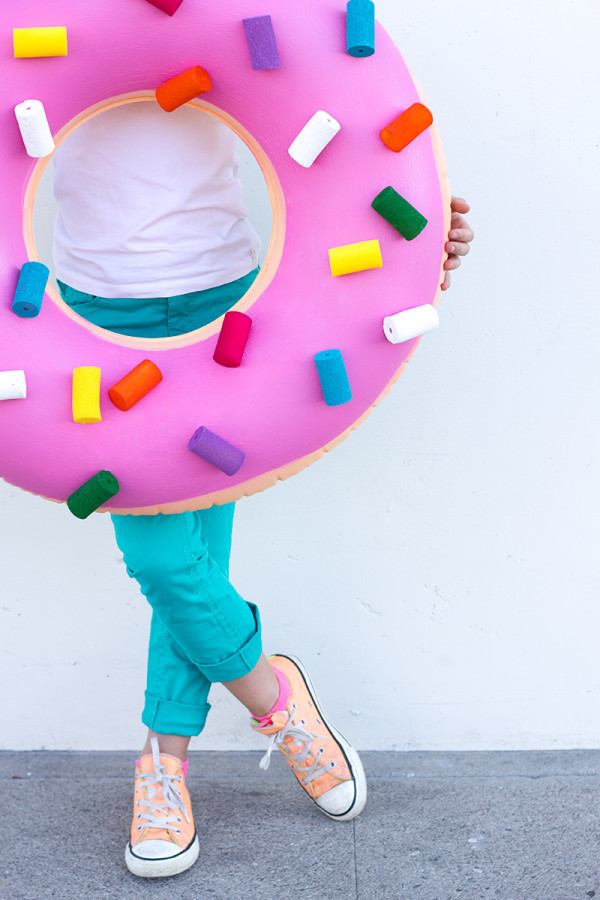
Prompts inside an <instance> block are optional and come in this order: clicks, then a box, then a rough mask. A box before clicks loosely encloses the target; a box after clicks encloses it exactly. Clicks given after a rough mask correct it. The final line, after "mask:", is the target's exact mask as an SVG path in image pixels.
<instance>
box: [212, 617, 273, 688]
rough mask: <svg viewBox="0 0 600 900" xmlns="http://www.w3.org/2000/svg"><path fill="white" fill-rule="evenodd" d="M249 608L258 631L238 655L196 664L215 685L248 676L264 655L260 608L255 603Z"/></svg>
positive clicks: (241, 648) (234, 654)
mask: <svg viewBox="0 0 600 900" xmlns="http://www.w3.org/2000/svg"><path fill="white" fill-rule="evenodd" d="M248 606H249V607H250V611H251V612H252V615H253V616H254V621H255V623H256V630H255V632H254V634H253V635H252V637H251V638H249V639H248V640H247V641H246V643H245V644H244V645H243V647H240V649H239V650H238V651H237V653H233V654H232V655H231V656H228V657H227V658H226V659H222V660H221V661H220V662H218V663H211V664H210V665H205V664H204V663H201V662H197V663H196V665H197V666H198V668H199V669H200V671H201V672H202V674H203V675H204V676H205V678H208V680H209V681H211V682H212V683H213V684H214V683H215V682H222V681H233V680H234V679H236V678H241V677H242V676H243V675H247V674H248V673H249V672H251V671H252V669H253V668H254V667H255V665H256V663H257V662H258V660H259V659H260V655H261V653H262V638H261V626H260V615H259V612H258V607H256V606H255V605H254V603H248Z"/></svg>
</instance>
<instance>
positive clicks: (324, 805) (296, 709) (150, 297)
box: [54, 102, 472, 878]
mask: <svg viewBox="0 0 600 900" xmlns="http://www.w3.org/2000/svg"><path fill="white" fill-rule="evenodd" d="M235 140H236V138H235V136H234V134H233V132H232V131H230V129H228V128H227V127H226V126H225V125H223V124H222V123H221V122H219V121H218V120H216V119H215V118H213V117H211V116H210V115H208V114H206V113H202V112H199V111H198V110H194V109H192V108H190V107H182V108H180V109H178V110H176V111H175V112H173V113H170V114H169V115H167V114H165V113H164V112H163V111H162V110H161V109H159V107H158V106H157V105H156V104H155V103H153V102H138V103H133V104H128V105H125V106H120V107H117V108H116V109H113V110H111V111H108V112H105V113H102V114H100V115H98V116H96V117H95V118H93V119H91V120H90V121H88V122H87V123H85V124H84V125H82V126H81V127H80V128H79V129H77V130H76V131H75V132H74V133H73V134H72V135H71V136H70V137H69V138H68V139H67V141H66V142H65V143H64V144H63V145H61V146H60V147H59V148H58V150H57V151H56V153H55V157H54V160H55V167H56V177H55V194H56V197H57V200H58V204H59V212H58V215H57V220H56V225H55V242H54V256H55V264H56V270H57V275H58V279H59V287H60V290H61V293H62V296H63V298H64V300H65V301H66V302H67V303H68V304H69V305H70V306H71V307H72V308H73V309H74V310H76V311H77V312H78V313H79V314H80V315H81V316H83V317H84V318H86V319H88V320H89V321H91V322H94V323H95V324H97V325H100V326H102V327H105V328H108V329H109V330H111V331H116V332H119V333H123V334H134V335H138V336H146V337H166V336H171V335H175V334H182V333H184V332H186V331H191V330H193V329H196V328H199V327H201V326H202V325H204V324H206V323H207V322H210V321H213V320H214V319H216V318H218V317H219V316H221V315H223V313H224V312H225V311H226V310H227V309H228V308H229V307H231V306H232V305H233V304H234V303H236V302H237V300H239V299H240V298H241V297H242V296H243V294H244V293H245V292H246V291H247V290H248V288H249V286H250V284H251V283H252V282H253V281H254V279H255V278H256V276H257V274H258V268H257V263H258V253H259V250H260V241H259V239H258V236H257V235H256V233H255V232H254V230H253V229H252V227H251V226H250V224H249V223H248V220H247V218H246V216H247V211H246V210H245V208H244V205H243V195H242V186H241V183H240V181H239V179H238V177H237V164H238V161H237V159H236V157H235ZM453 208H454V213H455V216H454V221H453V229H454V232H455V233H454V234H453V233H451V235H450V237H451V238H452V242H453V243H452V249H451V250H449V252H450V253H451V254H452V255H451V256H450V257H449V260H448V262H447V263H446V268H447V269H448V270H450V269H452V268H456V266H457V265H459V264H460V256H462V255H464V254H465V253H466V252H467V251H468V244H469V241H470V240H471V239H472V232H471V231H470V229H469V228H468V226H467V224H466V223H465V222H464V220H463V219H462V217H461V216H460V213H462V212H467V211H468V206H467V204H465V203H464V201H454V203H453ZM448 285H449V275H447V276H446V279H445V282H444V285H443V287H444V289H446V287H448ZM233 511H234V505H233V504H228V505H226V506H213V507H211V508H210V509H207V510H200V511H198V512H187V513H182V514H176V515H162V514H159V515H156V516H113V517H112V520H113V524H114V528H115V534H116V539H117V543H118V545H119V548H120V549H121V551H122V553H123V558H124V561H125V564H126V566H127V571H128V574H129V575H130V576H131V577H133V578H135V579H136V580H137V581H138V583H139V585H140V588H141V590H142V593H143V594H144V595H145V596H146V598H147V599H148V601H149V603H150V605H151V607H152V622H151V629H150V643H149V653H148V675H147V689H146V697H145V706H144V710H143V713H142V721H143V722H144V724H145V725H146V726H147V727H148V735H147V739H146V743H145V745H144V747H143V748H142V752H141V754H140V759H139V760H137V762H136V777H135V792H134V815H133V823H132V828H131V836H130V841H129V843H128V844H127V848H126V864H127V866H128V868H129V870H130V871H131V872H133V873H134V874H135V875H139V876H142V877H149V878H151V877H160V876H166V875H174V874H176V873H178V872H182V871H184V870H185V869H187V868H189V867H190V866H191V865H192V864H193V863H194V862H195V860H196V858H197V856H198V849H199V845H198V838H197V836H196V832H195V828H194V821H193V817H192V810H191V804H190V798H189V794H188V792H187V789H186V786H185V776H186V772H187V758H186V757H187V748H188V744H189V741H190V738H191V736H193V735H197V734H199V733H200V732H201V731H202V728H203V726H204V723H205V721H206V716H207V714H208V711H209V708H210V706H209V703H208V693H209V690H210V686H211V684H212V683H214V682H222V683H223V684H224V685H225V686H226V687H227V688H228V690H230V691H231V693H232V694H233V695H234V696H235V697H237V699H238V700H240V701H241V702H242V703H243V704H244V705H245V706H246V708H247V709H248V710H249V712H250V713H251V716H252V718H251V725H252V727H253V728H254V730H255V731H257V732H259V733H260V734H264V735H265V736H266V737H268V738H269V744H268V748H267V752H266V754H265V757H264V758H263V761H262V762H261V766H262V767H263V768H266V767H267V766H268V764H269V759H270V755H271V753H272V751H273V749H275V748H277V749H278V750H280V751H281V752H282V753H283V754H284V755H285V757H286V760H287V762H288V764H289V766H290V768H291V769H292V771H293V772H294V774H295V776H296V778H297V780H298V782H299V783H300V785H301V786H302V787H303V789H304V790H305V791H306V793H307V794H308V796H309V797H310V798H311V799H312V800H313V801H314V802H315V804H316V805H317V807H318V808H319V809H321V810H322V811H323V812H324V813H325V814H326V815H328V816H330V817H331V818H334V819H339V820H340V821H347V820H349V819H352V818H354V816H356V815H358V813H359V812H360V811H361V809H362V808H363V806H364V804H365V800H366V792H367V788H366V782H365V776H364V772H363V769H362V765H361V763H360V759H359V757H358V754H357V753H356V751H355V750H354V749H353V748H352V746H351V745H350V744H349V743H348V742H347V741H346V739H345V738H344V737H343V736H342V735H341V734H340V733H339V732H338V731H336V729H335V728H334V727H333V725H331V723H329V722H328V721H327V719H326V718H325V716H324V714H323V712H322V710H321V708H320V706H319V705H318V701H317V698H316V696H315V692H314V688H313V686H312V683H311V681H310V679H309V677H308V675H307V673H306V671H305V670H304V668H303V666H302V665H301V663H299V661H298V660H295V659H294V658H292V657H288V656H283V655H279V656H274V657H270V658H269V659H267V658H266V657H265V655H264V654H263V652H262V645H261V630H260V618H259V613H258V609H257V608H256V606H255V605H254V604H251V603H247V602H246V601H244V600H243V599H242V597H240V595H239V594H238V593H237V592H236V590H235V589H234V588H233V586H232V585H231V583H230V582H229V577H228V572H229V552H230V546H231V530H232V523H233Z"/></svg>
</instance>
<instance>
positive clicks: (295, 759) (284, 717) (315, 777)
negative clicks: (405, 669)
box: [251, 655, 367, 821]
mask: <svg viewBox="0 0 600 900" xmlns="http://www.w3.org/2000/svg"><path fill="white" fill-rule="evenodd" d="M269 662H270V664H271V665H272V666H273V668H275V669H277V670H278V671H279V672H280V673H282V674H283V675H284V676H285V678H286V679H287V681H288V682H289V684H290V688H291V691H290V695H289V698H288V700H287V703H286V707H285V709H279V710H277V709H276V711H275V712H273V713H272V714H271V717H270V721H267V722H265V719H264V718H263V719H261V720H258V719H256V718H252V719H251V724H252V727H253V729H254V730H255V731H257V732H258V733H259V734H264V735H267V736H268V737H270V738H271V740H270V743H269V746H268V748H267V752H266V753H265V755H264V757H263V758H262V760H261V762H260V767H261V769H268V767H269V763H270V759H271V753H272V752H273V750H274V749H275V748H277V749H278V750H279V751H280V752H281V753H282V754H283V755H284V756H285V758H286V760H287V763H288V765H289V766H290V768H291V769H292V771H293V773H294V775H295V776H296V778H297V779H298V782H299V784H300V785H301V786H302V788H303V789H304V790H305V791H306V793H307V794H308V796H309V797H310V798H311V799H312V800H313V801H314V802H315V803H316V805H317V806H318V808H319V809H320V810H321V811H322V812H324V813H325V814H326V815H327V816H329V817H330V818H331V819H338V820H339V821H348V820H349V819H353V818H354V817H355V816H357V815H358V814H359V812H360V811H361V810H362V808H363V807H364V805H365V802H366V799H367V782H366V779H365V773H364V771H363V767H362V763H361V761H360V758H359V756H358V753H357V752H356V750H355V749H354V748H353V747H352V746H351V745H350V744H349V743H348V741H347V740H346V739H345V738H344V737H343V735H341V734H340V733H339V731H336V729H335V728H334V727H333V725H331V723H330V722H328V721H327V719H326V718H325V716H324V714H323V712H322V710H321V707H320V704H319V701H318V699H317V696H316V694H315V690H314V687H313V685H312V683H311V681H310V679H309V677H308V675H307V673H306V671H305V670H304V668H303V666H302V664H301V663H300V661H299V660H297V659H295V658H294V657H291V656H283V655H276V656H270V657H269Z"/></svg>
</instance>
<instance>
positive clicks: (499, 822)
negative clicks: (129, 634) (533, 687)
mask: <svg viewBox="0 0 600 900" xmlns="http://www.w3.org/2000/svg"><path fill="white" fill-rule="evenodd" d="M361 755H362V758H363V761H364V765H365V770H366V772H367V778H368V782H369V800H368V802H367V807H366V809H365V810H364V812H363V813H362V815H361V816H359V817H358V818H357V819H355V820H354V821H353V822H348V823H338V822H332V821H331V820H329V819H328V818H326V817H325V816H323V815H322V814H321V813H319V812H318V810H316V809H315V808H314V806H313V805H312V804H311V802H310V801H309V800H308V799H307V798H306V797H305V796H304V794H303V792H302V790H301V789H300V788H299V787H298V786H297V785H296V782H295V779H294V778H293V776H291V774H290V773H289V771H288V769H287V765H286V763H285V761H284V760H283V759H282V758H279V757H277V758H275V759H273V762H272V765H271V768H270V769H269V771H268V772H266V773H264V772H261V771H259V769H258V761H259V759H260V754H257V753H237V752H236V753H234V752H228V753H216V752H196V753H192V754H190V757H191V762H190V773H189V776H188V784H189V787H190V792H191V796H192V802H193V804H194V811H195V817H196V825H197V828H198V832H199V835H200V841H201V852H200V858H199V860H198V862H197V863H196V865H195V866H194V867H193V868H192V869H190V870H189V871H188V872H185V873H183V874H181V875H178V876H176V877H174V878H171V879H166V880H164V881H162V880H156V881H152V880H140V879H136V878H135V877H134V876H132V875H130V874H129V872H128V871H127V870H126V868H125V865H124V862H123V853H124V846H125V842H126V835H127V832H128V829H129V824H130V818H129V817H130V806H131V784H132V779H131V772H132V754H130V753H58V752H47V751H39V752H19V753H16V752H6V751H5V752H1V753H0V785H1V787H0V790H1V801H0V898H1V900H46V898H51V897H52V898H58V900H69V898H97V900H126V898H130V897H136V898H143V900H146V898H148V900H154V898H158V897H160V898H169V900H203V898H207V900H254V898H256V900H281V898H292V900H309V898H319V900H320V898H323V900H329V898H331V900H335V898H344V900H355V898H356V900H386V898H390V900H450V898H452V900H454V898H460V900H492V898H500V900H525V898H526V900H590V898H593V897H597V898H598V900H600V855H599V842H600V750H584V751H581V750H571V751H547V752H546V751H544V752H485V753H434V752H428V753H421V752H414V753H387V752H386V753H372V752H371V753H364V754H361Z"/></svg>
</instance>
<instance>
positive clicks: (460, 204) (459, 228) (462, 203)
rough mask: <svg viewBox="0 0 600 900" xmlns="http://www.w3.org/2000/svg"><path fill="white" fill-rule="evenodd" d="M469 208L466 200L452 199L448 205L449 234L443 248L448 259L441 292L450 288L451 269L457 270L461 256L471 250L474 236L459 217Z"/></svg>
mask: <svg viewBox="0 0 600 900" xmlns="http://www.w3.org/2000/svg"><path fill="white" fill-rule="evenodd" d="M470 208H471V207H470V206H469V204H468V203H467V201H466V200H461V199H460V197H452V202H451V204H450V209H451V210H452V216H451V219H450V233H449V235H448V243H447V244H446V246H445V250H446V252H447V253H448V259H447V260H446V262H445V263H444V269H445V270H446V275H445V276H444V281H443V283H442V290H443V291H447V290H448V288H449V287H450V272H451V271H452V270H453V269H458V267H459V266H460V258H461V256H466V255H467V253H468V252H469V250H470V249H471V248H470V247H469V244H470V242H471V241H472V240H473V238H474V236H475V235H474V234H473V229H472V228H471V227H470V225H469V223H468V222H467V220H466V219H465V218H464V217H463V216H462V215H461V214H462V213H468V212H469V210H470Z"/></svg>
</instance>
